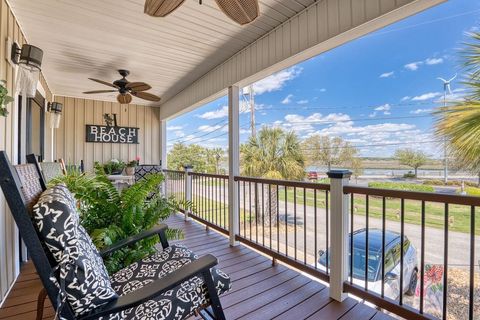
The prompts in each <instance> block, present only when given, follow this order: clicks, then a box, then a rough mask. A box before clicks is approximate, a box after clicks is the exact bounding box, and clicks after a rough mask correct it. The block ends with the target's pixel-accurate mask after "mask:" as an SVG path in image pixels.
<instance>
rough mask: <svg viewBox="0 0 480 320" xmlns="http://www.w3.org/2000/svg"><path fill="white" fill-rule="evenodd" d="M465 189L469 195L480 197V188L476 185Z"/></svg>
mask: <svg viewBox="0 0 480 320" xmlns="http://www.w3.org/2000/svg"><path fill="white" fill-rule="evenodd" d="M465 191H466V192H467V194H468V195H469V196H475V197H480V188H476V187H466V188H465Z"/></svg>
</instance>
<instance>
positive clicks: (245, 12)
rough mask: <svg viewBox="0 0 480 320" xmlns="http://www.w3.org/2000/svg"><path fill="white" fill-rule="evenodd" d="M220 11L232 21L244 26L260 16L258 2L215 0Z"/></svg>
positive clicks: (256, 0) (255, 0)
mask: <svg viewBox="0 0 480 320" xmlns="http://www.w3.org/2000/svg"><path fill="white" fill-rule="evenodd" d="M215 1H216V2H217V5H218V6H219V7H220V9H221V10H222V11H223V12H224V13H225V14H226V15H227V16H228V17H229V18H230V19H232V20H233V21H235V22H237V23H239V24H241V25H244V24H247V23H250V22H252V21H253V20H255V19H257V17H258V15H259V14H260V8H259V6H258V0H215Z"/></svg>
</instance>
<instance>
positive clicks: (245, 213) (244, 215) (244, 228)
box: [243, 181, 247, 238]
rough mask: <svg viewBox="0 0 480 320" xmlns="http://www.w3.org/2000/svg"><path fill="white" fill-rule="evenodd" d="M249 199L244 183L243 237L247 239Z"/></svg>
mask: <svg viewBox="0 0 480 320" xmlns="http://www.w3.org/2000/svg"><path fill="white" fill-rule="evenodd" d="M246 199H247V197H246V196H245V181H243V236H244V237H245V238H246V237H247V220H246V219H247V218H246V217H247V204H246Z"/></svg>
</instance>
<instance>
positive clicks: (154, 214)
mask: <svg viewBox="0 0 480 320" xmlns="http://www.w3.org/2000/svg"><path fill="white" fill-rule="evenodd" d="M163 179H164V177H163V175H162V174H151V175H148V176H146V177H145V179H143V180H140V181H139V182H137V183H135V184H134V185H132V186H130V187H129V188H127V189H124V190H122V191H121V192H119V191H117V189H116V188H115V186H114V185H113V184H112V183H111V182H110V181H109V180H108V178H107V176H106V175H105V174H104V173H103V174H102V173H100V174H97V175H94V174H90V173H80V172H79V171H76V170H71V171H69V172H68V173H67V174H66V175H64V176H61V177H58V178H56V179H53V180H52V181H51V182H50V185H55V184H58V183H65V184H66V185H67V187H68V189H69V190H70V191H71V192H72V193H73V194H74V195H75V198H76V199H77V200H78V203H79V213H80V217H81V224H82V225H83V227H84V228H85V229H86V230H87V232H88V234H89V235H90V236H91V238H92V240H93V243H94V244H95V245H96V246H97V248H98V249H100V250H101V249H102V248H104V247H106V246H109V245H112V244H114V243H116V242H118V241H120V240H122V239H125V238H127V237H129V236H133V235H136V234H138V233H140V232H142V231H144V230H148V229H151V228H152V227H153V226H154V225H156V224H158V223H159V222H160V221H163V220H165V219H167V218H168V217H169V216H170V214H172V213H174V212H176V211H178V207H179V204H178V203H177V202H176V201H175V200H174V199H173V198H165V197H164V196H163V195H162V194H161V193H160V192H158V186H159V185H160V184H161V182H162V181H163ZM182 205H184V204H182ZM181 235H182V234H181V231H180V230H178V229H169V230H167V236H168V237H169V238H179V237H181ZM158 241H159V239H158V236H153V237H151V238H149V239H145V240H143V241H140V242H138V243H136V244H135V245H133V246H131V247H129V248H126V249H122V250H119V251H116V252H114V253H112V254H111V255H109V256H107V257H106V258H105V259H104V262H105V265H106V267H107V270H108V271H109V273H114V272H116V271H118V270H120V269H122V268H124V267H126V266H128V265H130V264H131V263H133V262H136V261H138V260H140V259H142V258H144V257H146V256H148V255H151V254H152V253H154V252H155V250H156V249H155V245H156V244H157V243H158Z"/></svg>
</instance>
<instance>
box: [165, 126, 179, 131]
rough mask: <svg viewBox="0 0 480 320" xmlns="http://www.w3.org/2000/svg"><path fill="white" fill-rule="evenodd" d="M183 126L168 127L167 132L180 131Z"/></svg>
mask: <svg viewBox="0 0 480 320" xmlns="http://www.w3.org/2000/svg"><path fill="white" fill-rule="evenodd" d="M182 129H183V126H168V127H167V131H175V130H182Z"/></svg>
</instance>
